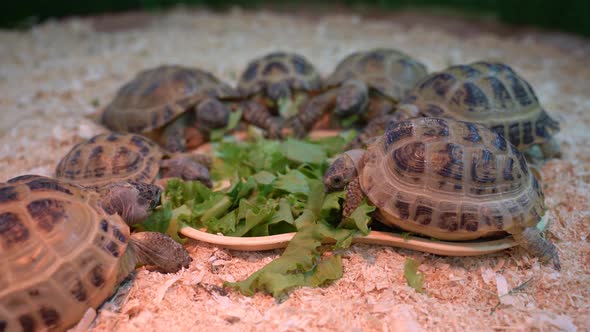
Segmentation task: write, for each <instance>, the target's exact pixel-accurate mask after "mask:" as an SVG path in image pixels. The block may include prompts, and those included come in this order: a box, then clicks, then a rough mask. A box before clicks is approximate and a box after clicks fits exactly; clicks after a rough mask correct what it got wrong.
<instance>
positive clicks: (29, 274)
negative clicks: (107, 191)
mask: <svg viewBox="0 0 590 332" xmlns="http://www.w3.org/2000/svg"><path fill="white" fill-rule="evenodd" d="M9 182H10V183H2V184H0V257H1V258H0V268H1V270H2V273H0V327H2V329H1V330H2V331H4V330H7V331H42V330H43V331H46V330H51V331H53V330H59V331H62V330H65V329H66V328H67V327H69V326H71V325H73V324H75V323H76V322H77V321H78V320H79V319H80V318H81V317H82V315H83V314H84V312H85V311H86V310H87V309H88V308H89V307H93V308H97V307H98V306H99V305H100V304H101V303H102V302H104V300H105V299H107V298H108V297H109V296H110V295H111V293H112V292H113V290H114V287H115V283H116V282H117V274H118V271H119V263H120V259H121V256H122V255H123V253H124V252H125V250H126V248H127V243H128V239H129V227H128V226H127V225H126V224H125V223H124V222H123V220H122V219H121V218H120V217H119V215H117V214H114V215H109V214H107V213H106V212H105V211H104V210H103V209H102V208H101V207H100V205H99V197H98V195H97V194H96V193H95V192H92V191H88V190H85V189H83V188H81V187H78V186H76V185H73V184H68V183H65V182H61V181H58V180H55V179H51V178H46V177H42V176H23V177H19V178H15V179H13V180H9Z"/></svg>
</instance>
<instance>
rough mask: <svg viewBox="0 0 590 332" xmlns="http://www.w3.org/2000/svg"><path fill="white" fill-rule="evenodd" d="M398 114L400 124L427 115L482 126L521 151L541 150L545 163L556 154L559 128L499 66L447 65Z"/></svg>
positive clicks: (523, 85)
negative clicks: (535, 148) (401, 121)
mask: <svg viewBox="0 0 590 332" xmlns="http://www.w3.org/2000/svg"><path fill="white" fill-rule="evenodd" d="M398 112H400V113H401V114H400V116H401V117H400V119H405V118H409V117H414V116H430V117H445V118H452V119H456V120H461V121H469V122H475V123H480V124H482V125H484V126H486V127H488V128H490V129H491V130H492V131H495V132H496V133H498V134H500V135H502V136H504V137H505V138H506V139H508V140H509V141H510V142H511V143H512V144H514V145H515V146H516V147H517V148H518V149H519V150H521V151H527V150H528V149H529V148H530V147H532V146H534V145H539V147H540V148H541V152H542V154H543V157H544V158H551V157H558V156H559V155H560V152H559V145H558V144H557V142H556V141H555V139H554V138H553V135H554V134H556V133H557V132H558V131H559V123H558V122H557V121H556V120H554V119H552V118H551V117H550V116H549V114H547V112H546V111H545V110H544V109H543V107H542V106H541V104H540V103H539V100H538V98H537V96H536V95H535V92H534V91H533V88H532V87H531V85H530V84H529V83H528V82H527V81H526V80H525V79H524V78H522V77H521V76H520V75H518V74H517V73H516V72H515V71H514V70H513V69H512V68H510V67H509V66H507V65H505V64H502V63H499V62H475V63H472V64H469V65H457V66H451V67H449V68H447V69H445V70H443V71H441V72H438V73H433V74H431V75H428V76H427V77H425V78H423V79H422V80H421V81H420V82H419V83H417V84H416V86H415V87H414V89H412V91H410V92H409V93H408V95H407V96H406V98H405V99H404V100H403V101H402V102H401V103H400V106H399V111H398Z"/></svg>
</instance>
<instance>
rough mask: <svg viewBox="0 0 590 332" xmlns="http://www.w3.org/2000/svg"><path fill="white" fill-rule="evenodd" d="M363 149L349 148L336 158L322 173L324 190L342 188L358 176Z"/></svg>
mask: <svg viewBox="0 0 590 332" xmlns="http://www.w3.org/2000/svg"><path fill="white" fill-rule="evenodd" d="M364 152H365V151H364V150H350V151H346V152H345V153H343V154H342V155H341V156H340V157H338V159H336V160H335V161H334V162H333V163H332V165H330V167H329V168H328V170H327V171H326V173H325V174H324V179H323V181H324V189H325V191H326V192H332V191H338V190H344V188H345V187H346V185H347V184H348V183H349V182H350V181H352V180H354V179H355V178H356V177H357V176H358V171H359V167H360V163H361V160H362V156H363V154H364Z"/></svg>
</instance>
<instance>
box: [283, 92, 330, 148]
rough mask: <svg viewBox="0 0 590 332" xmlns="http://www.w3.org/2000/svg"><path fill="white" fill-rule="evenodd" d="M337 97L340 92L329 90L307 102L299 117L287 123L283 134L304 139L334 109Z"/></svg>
mask: <svg viewBox="0 0 590 332" xmlns="http://www.w3.org/2000/svg"><path fill="white" fill-rule="evenodd" d="M337 97H338V90H328V91H326V92H324V93H322V94H320V95H318V96H316V97H313V98H311V99H309V100H307V101H306V102H305V104H304V105H303V107H302V109H301V110H300V111H299V113H297V115H295V116H293V117H291V118H290V119H288V120H287V121H285V124H284V125H283V128H282V132H283V133H284V134H285V135H286V136H295V137H297V138H303V137H304V136H305V135H307V133H308V132H309V131H310V130H311V128H312V127H313V126H314V125H315V124H316V123H317V122H318V121H319V120H320V118H321V117H322V116H323V115H324V114H325V113H326V112H327V111H329V110H330V109H333V108H334V106H335V105H336V99H337Z"/></svg>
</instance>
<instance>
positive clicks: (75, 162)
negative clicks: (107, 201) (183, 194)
mask: <svg viewBox="0 0 590 332" xmlns="http://www.w3.org/2000/svg"><path fill="white" fill-rule="evenodd" d="M162 157H163V152H162V150H160V148H159V147H158V146H157V145H156V143H154V142H152V141H151V140H149V139H148V138H145V137H143V136H141V135H136V134H115V133H112V134H100V135H96V136H94V137H92V138H91V139H89V140H87V141H85V142H82V143H78V144H77V145H75V146H74V147H72V149H71V150H70V151H69V152H68V153H67V154H66V155H65V156H64V157H63V158H62V160H61V161H60V162H59V164H58V165H57V167H56V169H55V177H56V178H58V179H64V180H68V181H74V182H75V183H77V184H80V185H82V186H85V187H92V188H98V187H102V186H104V185H107V184H109V183H112V182H116V181H121V180H132V181H138V182H146V183H152V182H153V181H154V180H155V179H156V177H157V176H158V172H159V170H160V160H162Z"/></svg>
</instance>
